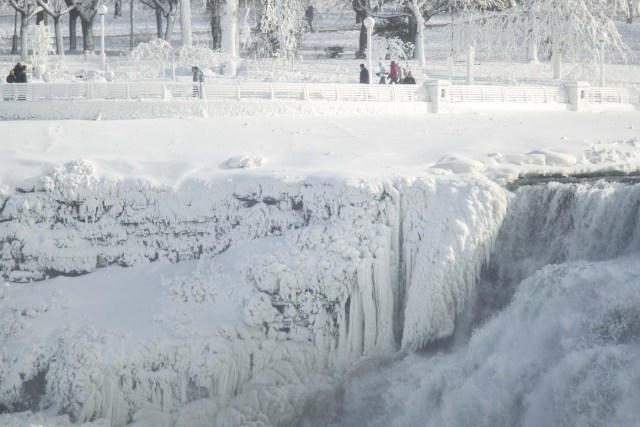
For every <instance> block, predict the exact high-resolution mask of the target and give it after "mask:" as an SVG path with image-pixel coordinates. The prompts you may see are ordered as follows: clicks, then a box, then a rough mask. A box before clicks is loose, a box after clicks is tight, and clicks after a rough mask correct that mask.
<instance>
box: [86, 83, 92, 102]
mask: <svg viewBox="0 0 640 427" xmlns="http://www.w3.org/2000/svg"><path fill="white" fill-rule="evenodd" d="M87 99H93V84H91V83H87Z"/></svg>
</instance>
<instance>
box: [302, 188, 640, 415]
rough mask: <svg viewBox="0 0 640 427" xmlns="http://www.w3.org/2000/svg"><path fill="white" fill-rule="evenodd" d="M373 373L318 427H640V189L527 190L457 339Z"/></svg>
mask: <svg viewBox="0 0 640 427" xmlns="http://www.w3.org/2000/svg"><path fill="white" fill-rule="evenodd" d="M369 363H370V365H373V368H372V367H371V366H370V367H369V368H368V369H365V372H366V373H364V374H361V375H360V374H357V373H353V374H352V375H350V376H349V377H348V378H347V379H346V380H345V382H344V386H343V387H342V389H341V390H340V391H339V393H340V395H339V396H338V398H336V399H335V400H334V401H333V402H331V401H330V400H331V399H328V402H329V403H327V402H323V403H322V405H324V413H325V414H326V415H322V416H319V417H318V418H319V420H320V421H318V422H316V421H314V422H310V423H309V425H334V426H403V427H405V426H516V425H521V426H565V425H579V426H592V425H593V426H604V425H607V426H631V425H640V184H637V183H628V182H627V183H623V182H607V181H597V182H587V183H569V184H567V183H558V182H550V183H544V184H539V185H526V186H521V187H518V188H516V190H515V195H514V198H513V200H512V201H511V204H510V208H509V213H508V215H507V218H506V219H505V221H504V223H503V226H502V228H501V231H500V232H499V235H498V238H497V240H496V245H495V248H494V251H493V255H492V257H491V260H490V261H489V263H488V264H487V266H486V267H485V268H484V269H483V271H482V273H481V277H480V280H479V281H478V283H477V286H476V292H475V296H474V298H473V301H472V302H471V303H470V304H469V305H468V308H467V312H466V313H465V314H464V315H463V316H461V319H460V320H459V322H458V325H457V330H456V336H455V337H454V338H453V339H452V340H451V341H450V343H449V344H448V345H447V346H446V347H445V348H444V350H443V349H442V348H440V349H433V348H432V349H426V351H424V352H419V353H412V354H408V355H406V356H405V357H402V358H400V359H399V360H395V361H389V360H385V361H384V362H383V361H380V362H376V361H371V362H369Z"/></svg>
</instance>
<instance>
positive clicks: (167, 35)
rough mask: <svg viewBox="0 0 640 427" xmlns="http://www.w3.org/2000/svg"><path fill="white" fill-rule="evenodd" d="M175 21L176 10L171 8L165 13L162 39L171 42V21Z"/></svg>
mask: <svg viewBox="0 0 640 427" xmlns="http://www.w3.org/2000/svg"><path fill="white" fill-rule="evenodd" d="M175 21H176V12H175V10H171V11H170V12H169V14H168V15H167V30H166V31H165V34H164V39H165V40H166V41H168V42H169V43H171V36H172V35H173V23H174V22H175Z"/></svg>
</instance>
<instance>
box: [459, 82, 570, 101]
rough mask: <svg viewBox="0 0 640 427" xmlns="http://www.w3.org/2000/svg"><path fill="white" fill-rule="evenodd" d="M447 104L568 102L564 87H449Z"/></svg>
mask: <svg viewBox="0 0 640 427" xmlns="http://www.w3.org/2000/svg"><path fill="white" fill-rule="evenodd" d="M449 102H498V103H523V104H525V103H526V104H534V103H561V104H566V103H567V102H568V98H567V91H566V89H565V88H564V87H546V86H540V87H538V86H531V87H528V86H457V85H456V86H451V87H450V95H449Z"/></svg>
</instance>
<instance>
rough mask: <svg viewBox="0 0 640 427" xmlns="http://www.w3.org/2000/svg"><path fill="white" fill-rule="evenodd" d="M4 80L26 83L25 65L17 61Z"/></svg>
mask: <svg viewBox="0 0 640 427" xmlns="http://www.w3.org/2000/svg"><path fill="white" fill-rule="evenodd" d="M6 81H7V83H26V82H27V66H26V65H24V64H21V63H19V62H18V63H17V64H16V66H15V67H13V68H12V69H11V70H10V71H9V75H8V76H7V79H6Z"/></svg>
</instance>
